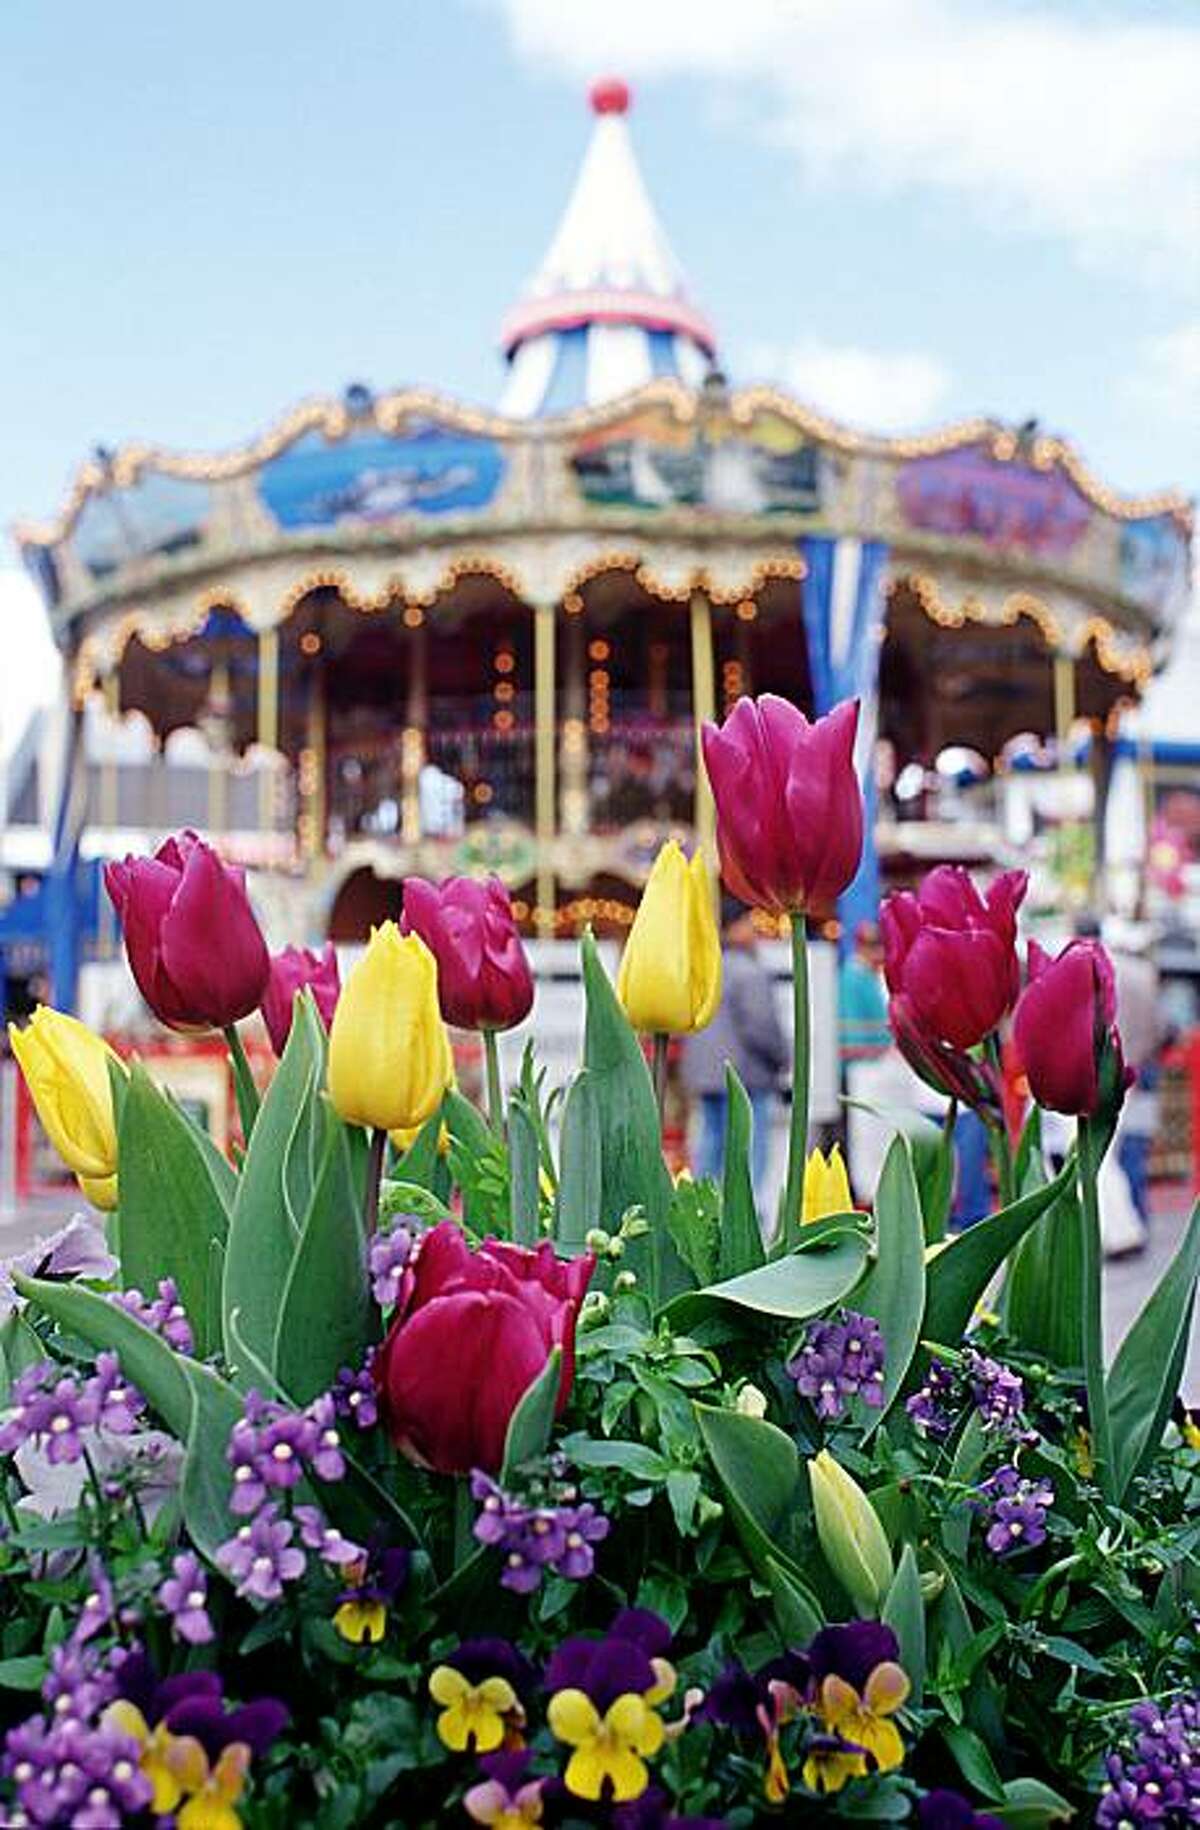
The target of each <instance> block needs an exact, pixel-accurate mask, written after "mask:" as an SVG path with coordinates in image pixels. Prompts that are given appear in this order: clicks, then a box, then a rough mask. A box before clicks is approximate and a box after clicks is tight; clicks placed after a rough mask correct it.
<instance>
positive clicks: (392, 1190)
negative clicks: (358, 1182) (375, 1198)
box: [379, 1181, 454, 1221]
mask: <svg viewBox="0 0 1200 1830" xmlns="http://www.w3.org/2000/svg"><path fill="white" fill-rule="evenodd" d="M397 1214H415V1215H416V1217H417V1219H418V1220H430V1221H436V1220H453V1218H454V1213H453V1210H452V1209H451V1208H449V1207H447V1206H446V1203H445V1202H444V1201H439V1199H438V1197H437V1196H436V1195H435V1194H431V1193H430V1191H429V1189H427V1188H420V1187H419V1186H418V1185H417V1183H416V1182H391V1181H384V1182H383V1183H381V1185H380V1189H379V1218H380V1219H381V1220H391V1219H394V1218H395V1216H396V1215H397Z"/></svg>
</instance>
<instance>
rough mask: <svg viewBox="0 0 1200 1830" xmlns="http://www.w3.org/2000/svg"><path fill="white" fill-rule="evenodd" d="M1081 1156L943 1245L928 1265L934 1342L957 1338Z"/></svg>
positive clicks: (925, 1327)
mask: <svg viewBox="0 0 1200 1830" xmlns="http://www.w3.org/2000/svg"><path fill="white" fill-rule="evenodd" d="M1074 1175H1075V1159H1074V1157H1073V1156H1072V1157H1070V1158H1069V1159H1068V1160H1067V1162H1066V1163H1065V1164H1064V1165H1063V1168H1062V1170H1061V1171H1060V1173H1059V1174H1058V1175H1057V1176H1056V1177H1055V1179H1054V1181H1053V1182H1048V1183H1047V1184H1046V1186H1045V1187H1044V1188H1035V1189H1032V1190H1031V1191H1030V1192H1029V1193H1028V1194H1026V1195H1022V1196H1021V1198H1020V1200H1019V1201H1014V1202H1013V1203H1012V1205H1011V1206H1010V1207H1002V1208H1001V1209H1000V1211H999V1213H997V1214H993V1215H992V1217H991V1219H990V1220H980V1221H977V1222H976V1224H975V1225H974V1226H970V1227H968V1228H967V1230H966V1232H965V1233H960V1234H959V1235H958V1237H957V1238H955V1239H951V1240H950V1241H949V1243H948V1244H946V1245H944V1246H942V1247H941V1248H940V1249H939V1250H937V1251H936V1252H935V1253H934V1255H933V1257H932V1258H930V1260H929V1262H928V1264H927V1265H926V1267H925V1283H926V1294H925V1320H924V1322H923V1324H922V1333H923V1335H924V1337H925V1339H926V1340H930V1341H957V1340H958V1339H959V1338H960V1336H961V1335H962V1333H963V1331H964V1329H965V1328H966V1326H967V1323H968V1322H969V1321H970V1319H971V1316H972V1315H973V1314H974V1311H975V1305H976V1304H977V1303H978V1301H979V1299H980V1297H981V1296H982V1295H983V1293H984V1291H985V1290H986V1289H987V1287H988V1284H989V1283H990V1282H991V1280H992V1278H993V1277H994V1276H995V1274H996V1272H997V1271H998V1270H999V1269H1000V1266H1001V1265H1002V1264H1003V1263H1004V1260H1005V1259H1006V1258H1007V1257H1008V1254H1009V1253H1010V1252H1011V1251H1012V1249H1013V1247H1014V1246H1016V1245H1018V1244H1019V1243H1020V1241H1021V1240H1022V1239H1023V1238H1024V1237H1025V1234H1026V1233H1027V1232H1028V1231H1029V1229H1030V1227H1031V1226H1033V1224H1034V1223H1035V1221H1037V1220H1040V1219H1041V1217H1042V1215H1043V1214H1044V1213H1045V1212H1046V1210H1047V1208H1049V1207H1050V1206H1052V1204H1053V1203H1054V1202H1055V1201H1056V1200H1057V1199H1058V1197H1059V1195H1060V1194H1061V1193H1062V1191H1063V1189H1064V1188H1066V1187H1067V1186H1068V1185H1069V1184H1070V1183H1071V1182H1072V1180H1073V1179H1074Z"/></svg>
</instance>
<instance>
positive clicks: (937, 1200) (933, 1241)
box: [925, 1099, 958, 1245]
mask: <svg viewBox="0 0 1200 1830" xmlns="http://www.w3.org/2000/svg"><path fill="white" fill-rule="evenodd" d="M957 1123H958V1101H957V1099H951V1101H950V1104H949V1105H948V1106H947V1107H946V1116H945V1118H944V1119H943V1120H942V1135H941V1137H940V1138H939V1140H938V1153H937V1175H936V1178H935V1184H934V1188H933V1190H932V1192H931V1196H930V1205H929V1212H928V1213H927V1214H926V1216H925V1243H926V1245H938V1244H940V1243H941V1241H942V1240H943V1239H944V1238H945V1237H946V1229H947V1227H948V1225H949V1221H950V1208H951V1205H952V1203H953V1200H954V1127H955V1126H956V1125H957Z"/></svg>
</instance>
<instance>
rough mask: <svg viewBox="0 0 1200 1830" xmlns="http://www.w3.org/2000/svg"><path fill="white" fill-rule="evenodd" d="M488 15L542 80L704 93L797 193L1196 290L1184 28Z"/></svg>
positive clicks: (991, 10)
mask: <svg viewBox="0 0 1200 1830" xmlns="http://www.w3.org/2000/svg"><path fill="white" fill-rule="evenodd" d="M492 4H494V5H497V6H499V7H500V8H501V9H502V11H503V12H504V14H505V15H506V17H507V20H508V25H509V29H510V32H511V35H512V39H513V42H514V44H515V46H516V48H517V50H518V53H519V54H521V55H523V56H524V57H526V58H527V59H528V60H529V61H530V62H533V63H535V64H540V65H541V66H543V67H545V68H548V69H550V70H553V71H555V72H560V73H562V74H564V75H569V76H572V77H575V78H579V77H583V76H586V75H589V74H594V73H596V72H597V71H599V70H604V69H606V68H612V67H615V68H617V69H619V70H621V71H623V72H625V73H627V74H629V75H631V76H634V77H637V76H639V75H643V76H662V75H692V76H699V77H703V78H707V79H709V80H710V81H711V82H712V83H713V84H714V85H716V86H718V87H719V90H720V92H721V94H722V95H723V96H724V97H726V98H728V97H729V96H731V95H732V96H733V97H734V98H735V99H741V100H744V102H745V104H746V107H747V114H748V117H749V118H750V119H751V120H752V121H753V122H754V123H755V125H756V127H757V128H758V130H759V131H763V132H765V133H767V134H768V135H769V136H770V137H771V138H772V139H773V140H774V141H776V142H777V143H778V144H780V145H781V146H784V147H786V148H787V149H788V150H790V151H791V152H792V153H793V154H794V155H795V157H796V159H797V160H798V162H799V164H800V168H801V170H802V172H803V174H804V175H805V177H806V178H807V179H808V180H809V181H810V182H813V183H818V182H823V181H826V180H829V179H832V178H835V177H837V178H843V179H844V178H847V177H849V178H851V179H853V180H855V181H857V182H859V183H861V184H863V185H866V186H868V187H870V188H871V189H872V190H874V191H876V192H879V193H883V194H895V193H898V192H901V191H905V190H912V189H922V190H925V191H932V192H939V191H940V192H942V193H958V194H960V195H965V196H967V197H969V198H970V199H972V200H973V202H974V203H975V205H976V206H977V207H978V208H979V209H980V211H981V212H984V213H986V214H987V215H988V216H989V217H991V218H992V219H993V220H996V221H999V222H1001V223H1003V224H1006V225H1011V226H1015V227H1019V228H1024V229H1032V230H1034V231H1037V232H1039V233H1042V234H1046V235H1048V236H1051V237H1055V238H1061V239H1063V240H1065V241H1067V242H1068V243H1069V244H1070V245H1071V246H1072V247H1073V248H1074V250H1075V251H1076V252H1077V253H1078V254H1079V255H1080V256H1081V257H1083V258H1085V259H1086V260H1087V261H1089V262H1090V263H1101V264H1107V265H1112V266H1117V267H1128V266H1129V265H1131V264H1134V265H1136V266H1142V265H1145V266H1147V267H1148V269H1149V271H1150V272H1151V273H1152V275H1153V277H1154V279H1155V280H1156V281H1157V280H1163V279H1165V280H1168V281H1170V282H1171V283H1174V284H1182V285H1186V284H1188V283H1195V282H1196V280H1197V278H1198V277H1200V253H1198V238H1197V235H1196V223H1197V220H1198V219H1200V100H1198V98H1200V25H1198V24H1196V23H1194V22H1192V21H1190V20H1189V21H1188V22H1187V23H1183V22H1181V21H1178V20H1174V21H1173V20H1170V19H1158V20H1155V19H1154V17H1153V15H1152V13H1151V12H1150V10H1149V9H1142V8H1138V7H1136V6H1133V5H1131V6H1130V8H1129V12H1128V15H1127V16H1118V15H1116V14H1114V12H1113V11H1111V10H1108V11H1104V12H1102V11H1100V9H1097V8H1086V7H1085V8H1080V9H1079V10H1078V11H1077V12H1076V13H1074V14H1068V13H1066V12H1065V11H1064V12H1057V11H1052V10H1050V9H1048V8H1045V7H1043V8H1042V9H1041V10H1038V9H1035V8H1032V7H1024V6H1017V5H1015V4H1013V3H1012V0H978V3H975V4H968V0H851V3H850V4H843V5H837V4H833V5H831V4H829V0H651V3H650V4H647V0H571V3H570V4H569V5H564V4H563V0H492ZM746 89H752V90H753V94H752V95H750V96H746V95H744V94H743V92H744V91H745V90H746ZM764 98H765V101H764Z"/></svg>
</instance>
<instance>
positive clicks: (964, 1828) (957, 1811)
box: [917, 1790, 1003, 1830]
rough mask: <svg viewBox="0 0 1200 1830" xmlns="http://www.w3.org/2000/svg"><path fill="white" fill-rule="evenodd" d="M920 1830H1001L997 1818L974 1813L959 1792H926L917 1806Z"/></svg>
mask: <svg viewBox="0 0 1200 1830" xmlns="http://www.w3.org/2000/svg"><path fill="white" fill-rule="evenodd" d="M917 1822H918V1824H920V1826H921V1830H1003V1825H1002V1824H1001V1822H1000V1819H999V1818H998V1817H992V1816H991V1815H990V1813H989V1812H987V1811H976V1809H975V1807H974V1805H972V1804H970V1803H969V1802H968V1800H967V1799H965V1798H964V1797H963V1796H962V1795H961V1793H959V1792H948V1791H945V1790H939V1791H936V1792H926V1794H925V1796H924V1798H923V1799H922V1800H921V1801H920V1803H919V1804H918V1806H917Z"/></svg>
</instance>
